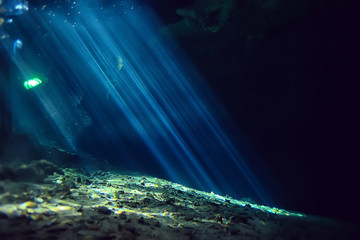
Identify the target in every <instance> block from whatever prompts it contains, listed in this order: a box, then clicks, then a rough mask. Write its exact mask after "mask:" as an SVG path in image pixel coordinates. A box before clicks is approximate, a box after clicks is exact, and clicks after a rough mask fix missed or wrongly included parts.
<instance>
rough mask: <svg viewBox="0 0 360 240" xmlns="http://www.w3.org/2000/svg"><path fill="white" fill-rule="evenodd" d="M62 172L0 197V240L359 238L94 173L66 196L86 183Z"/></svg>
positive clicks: (172, 186) (295, 218)
mask: <svg viewBox="0 0 360 240" xmlns="http://www.w3.org/2000/svg"><path fill="white" fill-rule="evenodd" d="M34 165H36V164H34ZM40 165H41V164H40ZM63 172H64V175H56V174H55V175H52V176H51V177H49V178H48V180H47V182H46V183H41V184H33V185H32V187H29V188H27V189H24V188H23V189H24V190H23V191H21V194H15V193H14V194H9V193H8V194H0V203H1V204H2V205H0V238H7V239H39V238H42V239H157V240H160V239H164V240H165V239H304V240H305V239H309V240H312V239H314V240H315V239H316V240H319V239H320V240H321V239H326V240H327V239H334V240H337V239H338V240H352V239H354V240H355V239H357V236H359V233H360V232H359V228H358V227H359V226H358V225H357V224H350V223H344V222H340V221H336V220H331V219H326V218H321V217H314V216H305V215H303V214H299V213H292V212H289V211H286V210H283V209H277V208H271V207H266V206H263V205H258V204H256V203H252V202H247V201H240V200H235V199H232V198H231V197H223V196H220V195H217V194H215V193H207V192H202V191H198V190H196V189H191V188H187V187H185V186H183V185H180V184H176V183H172V182H169V181H166V180H162V179H158V178H155V177H149V176H146V177H145V176H139V175H125V174H121V173H118V172H106V174H102V173H100V172H92V173H91V174H90V175H91V176H92V177H91V179H92V183H91V184H90V185H88V184H85V183H83V182H81V181H77V183H76V185H77V187H74V184H70V185H69V186H68V187H67V188H66V192H67V193H64V192H63V190H61V189H63V186H64V184H63V183H64V181H72V179H78V178H84V177H88V176H84V175H83V173H82V172H81V171H78V170H76V169H63ZM95 173H96V174H95ZM37 189H41V191H39V190H37ZM58 190H59V191H60V192H59V193H58V192H57V191H58ZM10 196H12V197H10Z"/></svg>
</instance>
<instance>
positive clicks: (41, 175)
mask: <svg viewBox="0 0 360 240" xmlns="http://www.w3.org/2000/svg"><path fill="white" fill-rule="evenodd" d="M54 173H58V174H61V175H63V174H64V173H63V171H62V170H61V169H59V168H58V167H57V166H56V165H55V164H53V163H52V162H49V161H47V160H45V159H42V160H36V161H32V162H31V163H30V164H23V165H21V166H20V167H19V168H17V169H16V170H15V175H16V177H17V179H19V180H22V181H29V182H43V181H44V180H45V178H46V177H47V176H49V175H52V174H54Z"/></svg>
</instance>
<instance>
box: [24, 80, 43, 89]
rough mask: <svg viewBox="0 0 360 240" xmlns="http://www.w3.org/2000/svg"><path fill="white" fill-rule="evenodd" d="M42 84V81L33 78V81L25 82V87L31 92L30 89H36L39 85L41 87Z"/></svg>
mask: <svg viewBox="0 0 360 240" xmlns="http://www.w3.org/2000/svg"><path fill="white" fill-rule="evenodd" d="M41 83H42V81H41V80H40V79H39V78H33V79H29V80H27V81H25V82H24V87H25V88H26V90H29V89H30V88H34V87H36V86H38V85H40V84H41Z"/></svg>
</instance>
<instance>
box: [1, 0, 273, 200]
mask: <svg viewBox="0 0 360 240" xmlns="http://www.w3.org/2000/svg"><path fill="white" fill-rule="evenodd" d="M90 3H91V5H89V3H86V1H84V2H82V3H81V4H80V3H76V4H74V6H72V7H73V8H71V7H70V8H69V6H68V7H66V8H65V7H63V8H56V7H54V8H49V7H45V8H40V7H38V8H36V9H34V8H33V9H30V11H29V12H28V13H26V15H25V14H24V15H23V16H22V19H23V21H26V22H27V23H28V24H27V25H26V27H24V26H25V25H20V27H19V28H18V29H17V30H14V29H13V30H12V31H13V32H11V35H12V36H11V37H13V38H21V39H22V42H23V49H21V50H20V49H18V50H17V51H16V54H14V53H13V52H11V51H9V55H11V58H12V61H13V62H14V63H15V65H16V68H15V69H13V70H12V76H13V78H14V80H13V85H14V86H13V105H14V115H15V119H16V120H17V128H18V130H21V131H23V132H27V133H31V135H32V136H34V138H35V139H36V140H37V141H39V142H40V143H42V144H44V145H57V146H61V147H62V148H66V149H67V150H68V151H71V152H74V153H77V154H79V155H81V156H85V155H84V154H85V153H86V154H91V155H92V156H94V157H96V158H98V159H106V160H107V161H108V162H109V164H110V165H112V166H114V167H117V168H120V169H124V170H134V171H141V172H143V173H145V174H153V175H155V176H158V177H163V178H166V179H169V180H172V181H175V182H179V183H183V184H185V185H188V186H191V187H196V188H198V189H201V190H206V191H213V192H215V193H220V194H229V195H231V196H233V197H251V198H253V199H255V200H257V201H260V202H262V203H266V204H271V200H270V196H268V194H266V192H265V189H263V187H262V186H261V184H260V183H259V181H258V178H257V177H256V176H255V174H254V173H253V169H251V168H250V167H249V165H248V163H249V161H250V158H249V154H245V153H244V152H251V151H248V149H246V148H247V147H248V146H245V145H244V146H243V149H240V148H239V145H238V143H239V142H241V140H239V139H240V136H238V135H237V134H231V129H235V128H236V127H235V126H232V125H231V120H230V119H229V118H228V116H227V115H226V112H225V111H224V110H223V109H222V108H221V106H220V105H219V104H218V103H217V101H216V99H215V97H213V95H212V93H211V91H210V90H209V89H208V88H207V86H206V82H205V81H204V79H202V78H201V76H200V75H199V74H198V73H197V71H196V68H195V67H194V66H193V64H192V63H191V61H190V60H189V59H187V57H186V55H185V54H184V53H183V52H181V50H177V51H176V52H174V51H170V50H169V46H170V45H171V46H173V45H174V44H176V43H174V42H165V41H163V40H162V39H161V38H159V37H158V35H157V29H156V28H155V26H159V25H161V23H160V22H159V20H158V19H157V18H156V16H155V15H154V14H153V13H152V12H151V10H150V9H147V8H146V7H145V6H144V5H142V6H139V5H136V4H135V3H134V1H128V2H126V1H121V5H116V6H108V7H101V6H100V5H99V6H98V5H96V3H94V2H90ZM125 3H126V4H125ZM11 37H10V38H9V41H8V42H11V41H10V40H11ZM5 43H6V41H3V44H5ZM3 47H4V48H6V46H3ZM177 49H181V48H177ZM33 77H39V78H42V79H43V82H44V83H43V84H42V85H40V86H39V87H37V88H34V89H32V90H28V91H26V90H24V89H21V90H20V88H21V82H22V81H23V80H25V79H29V78H33ZM219 81H221V80H219ZM83 161H84V163H86V157H84V159H83ZM259 167H260V166H259Z"/></svg>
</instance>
